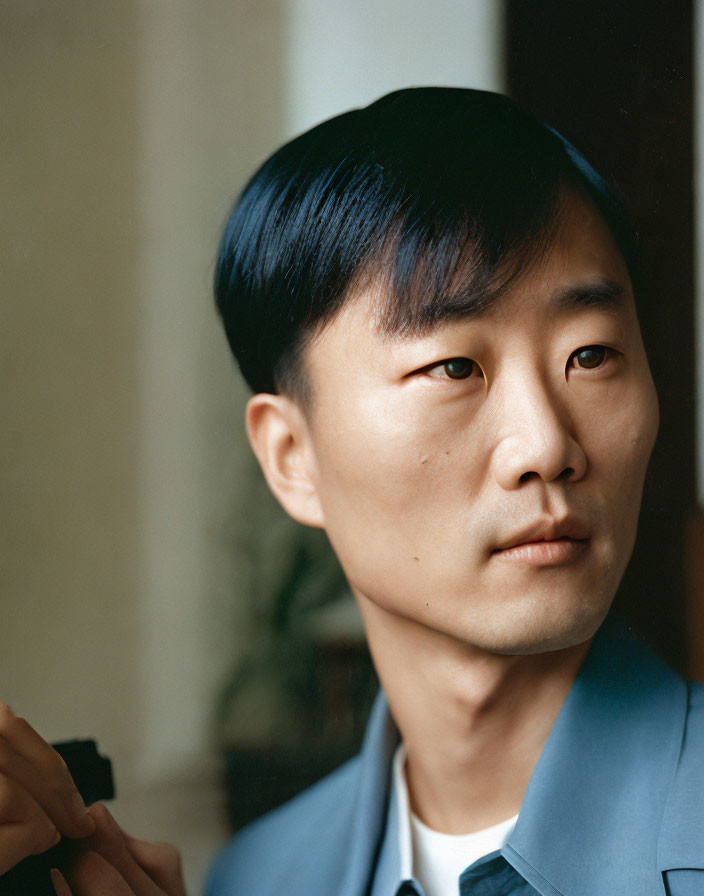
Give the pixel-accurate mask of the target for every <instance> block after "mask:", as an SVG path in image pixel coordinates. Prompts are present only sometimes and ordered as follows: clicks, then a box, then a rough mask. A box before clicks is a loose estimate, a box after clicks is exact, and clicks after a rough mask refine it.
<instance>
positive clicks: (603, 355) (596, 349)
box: [567, 345, 612, 370]
mask: <svg viewBox="0 0 704 896" xmlns="http://www.w3.org/2000/svg"><path fill="white" fill-rule="evenodd" d="M611 351H612V350H611V349H609V348H607V347H606V346H605V345H585V346H584V348H579V349H577V351H576V352H572V354H571V355H570V359H569V361H568V362H567V367H568V368H569V367H573V368H580V369H581V370H594V369H595V368H597V367H601V366H602V364H604V363H605V361H606V360H607V358H608V357H609V355H610V353H611Z"/></svg>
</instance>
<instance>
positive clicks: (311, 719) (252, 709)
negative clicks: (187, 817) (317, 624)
mask: <svg viewBox="0 0 704 896" xmlns="http://www.w3.org/2000/svg"><path fill="white" fill-rule="evenodd" d="M241 494H242V499H241V505H240V507H241V512H240V514H239V515H238V517H237V518H236V519H235V520H234V521H233V548H234V550H235V555H236V561H237V562H236V566H237V568H238V582H237V594H238V598H239V599H240V600H242V601H244V602H245V606H246V612H245V616H246V622H245V625H246V632H244V634H245V636H246V643H247V644H248V647H247V648H246V649H245V652H244V655H243V656H240V657H239V658H238V660H237V661H236V662H235V663H234V664H233V666H232V668H231V670H230V672H229V674H228V675H227V676H226V678H225V680H224V682H223V685H222V687H221V689H220V692H219V694H218V696H217V702H216V708H215V717H216V727H217V730H218V733H219V737H220V739H221V740H222V741H224V742H226V743H230V744H232V743H240V744H243V745H250V746H251V745H256V746H258V747H261V748H271V747H272V746H275V745H279V744H281V743H285V744H286V745H287V746H289V747H296V746H300V745H302V744H304V743H306V742H307V741H310V740H311V738H315V737H316V735H317V726H318V724H319V711H320V705H321V696H322V695H321V687H322V683H321V680H320V668H319V662H318V646H317V644H316V640H315V637H314V621H315V617H316V614H317V613H319V611H320V610H321V609H322V608H323V607H326V606H328V605H330V604H332V603H333V602H335V601H341V600H349V601H352V600H353V598H352V595H351V593H350V591H349V587H348V585H347V582H346V579H345V576H344V573H343V572H342V569H341V567H340V564H339V562H338V560H337V558H336V557H335V554H334V553H333V551H332V548H331V547H330V543H329V541H328V539H327V536H326V535H325V533H324V532H323V531H322V530H320V529H312V528H310V527H307V526H302V525H300V524H299V523H296V522H295V521H294V520H292V519H291V518H290V517H289V516H288V515H287V514H286V513H285V512H284V511H283V510H282V508H281V507H280V506H279V504H278V503H277V501H276V500H275V499H274V498H273V496H272V495H271V493H270V491H269V488H268V486H267V485H266V482H265V480H264V477H263V476H262V474H261V471H260V469H259V466H258V464H256V462H255V461H254V460H253V459H252V462H251V466H250V471H249V474H248V476H247V478H246V480H245V481H244V483H243V488H242V493H241Z"/></svg>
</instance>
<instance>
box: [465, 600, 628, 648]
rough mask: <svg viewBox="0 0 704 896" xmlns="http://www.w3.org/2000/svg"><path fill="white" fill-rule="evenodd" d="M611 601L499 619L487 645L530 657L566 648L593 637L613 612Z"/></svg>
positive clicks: (484, 645)
mask: <svg viewBox="0 0 704 896" xmlns="http://www.w3.org/2000/svg"><path fill="white" fill-rule="evenodd" d="M610 606H611V602H610V601H608V602H601V601H598V602H595V603H594V604H581V605H580V606H579V607H572V608H571V610H572V612H566V611H565V610H564V609H562V611H561V612H555V610H554V608H551V607H544V608H543V607H541V608H535V607H534V608H532V610H531V611H529V612H527V613H525V612H524V613H521V614H520V617H519V618H518V619H515V618H514V619H511V620H508V619H503V620H497V624H496V627H495V628H494V629H493V631H492V632H490V633H487V634H488V635H489V638H488V639H487V640H488V641H489V642H490V643H486V644H483V645H481V646H483V647H484V648H485V649H487V650H489V651H491V652H492V653H502V654H507V655H514V656H527V655H530V654H536V653H549V652H550V651H553V650H566V649H568V648H570V647H576V646H577V645H578V644H584V642H585V641H588V640H589V639H590V638H593V637H594V635H595V634H596V632H597V630H598V629H599V627H600V625H601V624H602V622H603V621H604V619H605V618H606V615H607V613H608V612H609V607H610Z"/></svg>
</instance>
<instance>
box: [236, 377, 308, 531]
mask: <svg viewBox="0 0 704 896" xmlns="http://www.w3.org/2000/svg"><path fill="white" fill-rule="evenodd" d="M245 425H246V429H247V437H248V438H249V443H250V445H251V446H252V450H253V451H254V453H255V455H256V457H257V460H258V461H259V465H260V466H261V468H262V472H263V473H264V477H265V479H266V481H267V483H268V485H269V488H270V489H271V491H272V492H273V494H274V496H275V497H276V499H277V501H278V502H279V504H281V506H282V507H283V508H284V510H285V511H286V512H287V513H288V514H289V516H292V517H293V519H295V520H297V521H298V522H299V523H303V524H304V525H306V526H313V527H316V528H323V527H324V519H323V511H322V507H321V505H320V500H319V498H318V491H317V488H316V485H315V456H314V452H313V446H312V443H311V438H310V433H309V430H308V425H307V423H306V420H305V418H304V416H303V414H302V413H301V410H300V408H299V407H298V405H297V404H296V403H295V402H294V401H292V400H291V399H290V398H288V397H287V396H285V395H272V394H270V393H268V392H260V393H258V394H256V395H254V396H252V398H250V400H249V401H248V403H247V409H246V411H245Z"/></svg>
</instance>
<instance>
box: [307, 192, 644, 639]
mask: <svg viewBox="0 0 704 896" xmlns="http://www.w3.org/2000/svg"><path fill="white" fill-rule="evenodd" d="M375 307H376V306H375V303H374V300H373V297H372V295H371V294H366V295H362V296H360V297H358V298H355V299H354V300H352V301H351V302H350V303H349V304H348V305H347V306H346V307H345V308H344V309H343V311H342V312H341V313H340V314H339V315H338V316H337V317H336V318H335V319H334V320H333V321H332V323H331V324H330V326H329V327H328V328H327V329H326V330H325V331H324V332H323V333H322V334H321V335H320V336H319V337H318V338H317V339H316V340H315V341H313V342H312V343H311V344H310V345H309V347H308V350H307V354H306V356H305V360H306V364H307V367H308V371H309V374H310V376H311V379H312V383H313V389H314V394H315V400H314V409H313V412H312V416H311V418H310V419H309V421H308V428H309V435H310V439H311V445H312V448H313V452H314V457H315V485H316V487H317V492H318V497H319V499H320V502H321V505H322V509H323V513H324V525H325V529H326V531H327V534H328V536H329V538H330V541H331V543H332V545H333V548H334V549H335V551H336V553H337V555H338V557H339V559H340V562H341V564H342V566H343V568H344V570H345V573H346V575H347V577H348V580H349V583H350V586H351V588H352V590H353V592H354V593H355V596H356V597H357V599H358V601H359V603H360V607H361V609H362V611H363V613H364V611H365V608H367V607H370V606H371V605H372V604H373V605H375V607H376V609H378V610H380V611H382V613H383V614H384V615H385V616H386V615H387V614H390V616H394V617H403V618H405V619H407V620H411V621H413V622H415V623H417V624H419V625H421V626H425V627H428V628H430V629H434V630H436V631H439V632H443V633H446V634H448V635H450V636H452V637H453V638H456V639H459V640H460V641H462V642H465V643H467V644H472V645H475V646H478V647H480V648H483V649H485V650H490V651H493V652H499V653H532V652H538V651H542V650H548V649H557V648H560V647H567V646H571V645H574V644H578V643H581V642H582V641H584V640H586V639H587V638H589V637H591V635H592V634H593V633H594V632H595V630H596V628H597V627H598V626H599V624H600V623H601V621H602V620H603V618H604V616H605V614H606V612H607V611H608V608H609V606H610V604H611V601H612V599H613V597H614V595H615V593H616V589H617V587H618V584H619V582H620V580H621V577H622V575H623V572H624V570H625V568H626V564H627V562H628V559H629V557H630V554H631V551H632V549H633V544H634V540H635V534H636V525H637V518H638V512H639V507H640V500H641V494H642V488H643V479H644V476H645V471H646V466H647V463H648V459H649V457H650V453H651V450H652V447H653V443H654V440H655V436H656V432H657V426H658V409H657V398H656V394H655V389H654V386H653V382H652V379H651V376H650V371H649V368H648V363H647V360H646V357H645V353H644V349H643V344H642V341H641V336H640V330H639V326H638V322H637V318H636V312H635V307H634V300H633V293H632V288H631V284H630V279H629V276H628V272H627V269H626V266H625V264H624V261H623V259H622V257H621V255H620V253H619V251H618V249H617V247H616V245H615V243H614V241H613V239H612V237H611V235H610V233H609V231H608V228H607V226H606V224H605V222H604V221H603V220H602V218H601V216H600V215H599V214H598V212H597V211H596V209H595V208H594V207H593V206H592V205H591V204H590V203H588V202H587V201H586V200H583V199H581V198H579V197H576V196H573V197H572V198H571V200H570V204H569V207H568V209H567V211H566V212H565V215H564V217H563V223H562V225H561V227H560V230H559V232H558V235H557V237H556V239H555V241H554V243H553V245H552V247H551V249H550V250H549V251H548V253H547V255H546V257H545V259H544V260H543V261H542V262H541V263H540V265H539V266H537V267H535V268H533V269H531V270H530V271H529V272H528V273H527V274H526V275H525V276H523V277H522V278H520V279H519V280H517V281H516V282H515V283H514V285H513V286H512V287H511V289H510V290H509V291H508V292H507V293H506V294H505V296H503V297H502V298H501V299H499V300H498V302H497V303H496V304H495V305H494V306H493V307H492V308H491V309H490V310H489V311H488V312H486V313H484V314H483V315H481V316H478V317H476V316H475V317H472V318H463V319H461V320H454V321H450V322H447V323H444V324H442V325H440V326H439V327H438V328H437V329H436V330H435V331H434V332H432V333H431V335H429V336H424V337H405V338H402V339H394V340H388V339H385V338H383V337H382V336H381V335H379V333H378V332H377V330H376V327H375V322H374V320H375V318H374V314H375ZM452 359H454V360H453V363H452V364H448V363H447V362H449V361H450V360H452Z"/></svg>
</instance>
